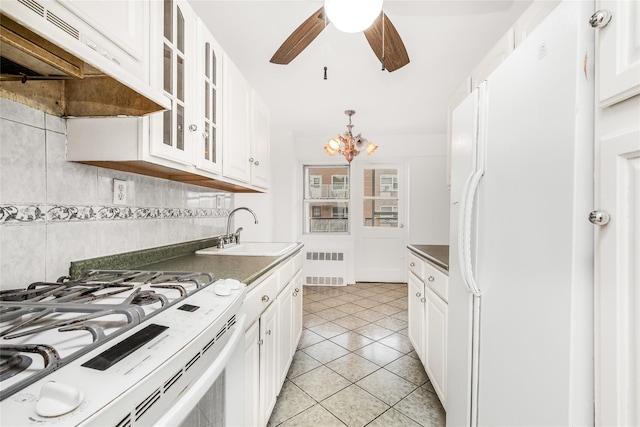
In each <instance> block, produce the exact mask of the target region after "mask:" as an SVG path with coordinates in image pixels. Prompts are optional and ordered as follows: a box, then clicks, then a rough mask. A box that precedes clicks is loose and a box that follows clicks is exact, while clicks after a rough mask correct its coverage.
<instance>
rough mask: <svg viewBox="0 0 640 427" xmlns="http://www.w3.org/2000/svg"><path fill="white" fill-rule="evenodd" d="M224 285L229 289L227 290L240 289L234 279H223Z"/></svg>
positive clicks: (238, 283)
mask: <svg viewBox="0 0 640 427" xmlns="http://www.w3.org/2000/svg"><path fill="white" fill-rule="evenodd" d="M224 284H225V285H226V286H228V287H229V289H233V290H236V289H240V282H239V281H238V280H236V279H225V280H224Z"/></svg>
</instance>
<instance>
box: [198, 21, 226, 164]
mask: <svg viewBox="0 0 640 427" xmlns="http://www.w3.org/2000/svg"><path fill="white" fill-rule="evenodd" d="M198 49H199V51H198V64H197V71H196V82H197V83H196V101H197V107H198V110H197V121H196V125H197V129H196V130H195V133H196V153H195V158H196V167H197V168H198V169H203V170H206V171H209V172H213V173H216V174H220V173H221V172H222V109H221V104H222V98H223V94H222V58H223V55H222V48H221V47H220V45H219V44H218V42H216V40H215V39H214V38H213V36H212V35H211V33H210V32H209V30H208V29H207V28H206V27H205V25H204V23H203V22H202V21H201V20H198Z"/></svg>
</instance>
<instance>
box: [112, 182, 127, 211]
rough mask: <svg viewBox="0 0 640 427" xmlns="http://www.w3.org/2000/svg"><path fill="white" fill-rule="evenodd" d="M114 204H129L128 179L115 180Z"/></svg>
mask: <svg viewBox="0 0 640 427" xmlns="http://www.w3.org/2000/svg"><path fill="white" fill-rule="evenodd" d="M113 204H114V205H126V204H127V181H124V180H122V179H114V180H113Z"/></svg>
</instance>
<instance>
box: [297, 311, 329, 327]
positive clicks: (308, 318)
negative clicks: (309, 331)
mask: <svg viewBox="0 0 640 427" xmlns="http://www.w3.org/2000/svg"><path fill="white" fill-rule="evenodd" d="M327 322H328V320H327V319H325V318H324V317H320V316H318V315H317V314H313V313H310V314H306V315H304V316H303V317H302V325H303V326H304V327H305V328H311V327H313V326H317V325H320V324H322V323H327Z"/></svg>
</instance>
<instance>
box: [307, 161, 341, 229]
mask: <svg viewBox="0 0 640 427" xmlns="http://www.w3.org/2000/svg"><path fill="white" fill-rule="evenodd" d="M304 180H305V182H304V232H305V233H347V232H349V203H350V202H349V166H305V167H304Z"/></svg>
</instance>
